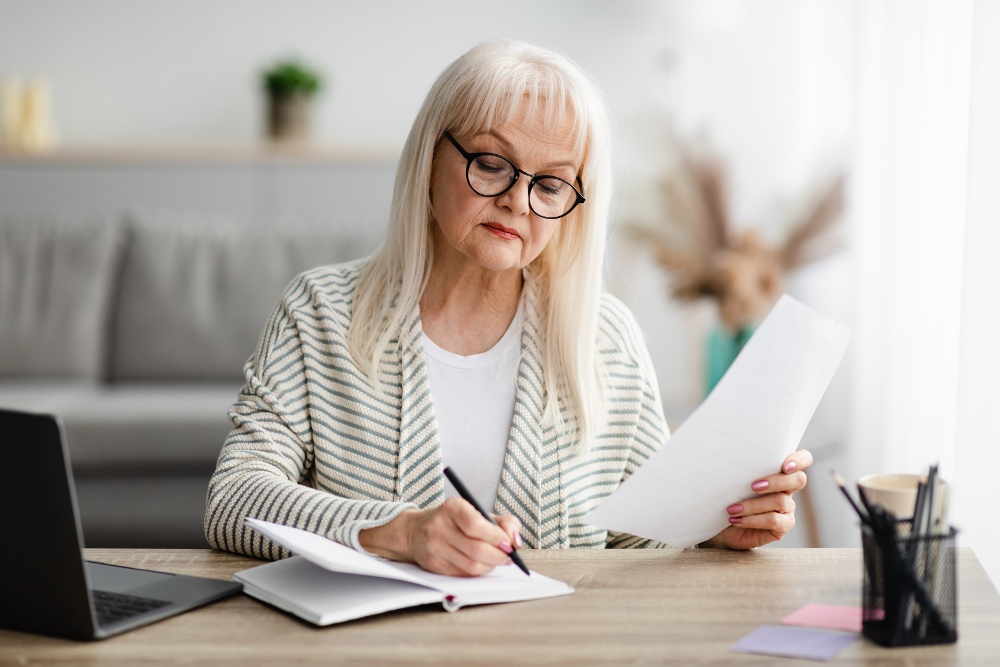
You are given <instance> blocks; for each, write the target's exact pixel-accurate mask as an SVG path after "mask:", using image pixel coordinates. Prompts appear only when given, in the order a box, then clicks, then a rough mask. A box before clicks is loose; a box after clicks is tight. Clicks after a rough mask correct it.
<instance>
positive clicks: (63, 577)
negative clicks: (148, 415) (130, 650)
mask: <svg viewBox="0 0 1000 667" xmlns="http://www.w3.org/2000/svg"><path fill="white" fill-rule="evenodd" d="M0 469H2V470H3V474H2V477H0V512H2V516H3V519H2V520H0V543H2V545H3V548H0V591H2V593H0V598H2V600H3V602H2V604H0V628H8V629H11V630H20V631H24V632H37V633H41V634H46V635H56V636H59V637H68V638H70V639H102V638H104V637H110V636H112V635H116V634H119V633H122V632H125V631H127V630H132V629H134V628H138V627H140V626H143V625H148V624H149V623H153V622H155V621H159V620H162V619H164V618H168V617H170V616H174V615H175V614H179V613H181V612H184V611H187V610H189V609H194V608H195V607H200V606H202V605H205V604H208V603H209V602H214V601H216V600H221V599H222V598H225V597H228V596H230V595H234V594H236V593H239V592H240V591H241V590H242V585H241V584H239V583H235V582H230V581H219V580H217V579H204V578H202V577H188V576H183V575H179V574H168V573H166V572H152V571H149V570H137V569H133V568H128V567H119V566H115V565H105V564H103V563H94V562H91V561H85V560H84V559H83V531H82V530H81V529H80V514H79V511H78V509H77V503H76V493H75V491H74V488H73V472H72V470H71V469H70V462H69V450H68V449H67V448H66V438H65V435H64V432H63V428H62V423H61V422H60V421H59V419H58V418H57V417H54V416H52V415H42V414H29V413H24V412H14V411H10V410H0Z"/></svg>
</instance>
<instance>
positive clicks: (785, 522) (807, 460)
mask: <svg viewBox="0 0 1000 667" xmlns="http://www.w3.org/2000/svg"><path fill="white" fill-rule="evenodd" d="M812 462H813V458H812V454H810V453H809V452H808V451H806V450H804V449H800V450H798V451H795V452H793V453H792V454H789V455H788V458H786V459H785V461H784V463H782V464H781V472H779V473H777V474H776V475H768V476H767V477H762V478H760V479H758V480H757V481H755V482H754V483H753V484H751V485H750V489H751V490H752V491H753V492H755V493H756V494H757V497H756V498H751V499H750V500H744V501H742V502H739V503H735V504H733V505H730V506H729V507H728V508H727V509H726V511H727V512H728V513H729V523H730V524H731V525H730V526H729V527H728V528H726V529H725V530H723V531H722V532H721V533H719V534H718V535H716V536H715V537H713V538H712V539H710V540H708V541H707V542H703V543H702V546H704V547H715V548H722V549H739V550H743V549H753V548H754V547H762V546H764V545H765V544H770V543H771V542H777V541H778V540H780V539H781V538H782V537H784V536H785V535H786V534H787V533H788V531H790V530H791V529H792V527H793V526H795V501H794V500H792V494H793V493H795V492H796V491H799V490H800V489H802V488H804V487H805V485H806V473H805V469H806V468H808V467H809V466H811V465H812Z"/></svg>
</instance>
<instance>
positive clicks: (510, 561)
mask: <svg viewBox="0 0 1000 667" xmlns="http://www.w3.org/2000/svg"><path fill="white" fill-rule="evenodd" d="M513 564H514V559H513V558H508V559H507V562H506V563H504V565H513Z"/></svg>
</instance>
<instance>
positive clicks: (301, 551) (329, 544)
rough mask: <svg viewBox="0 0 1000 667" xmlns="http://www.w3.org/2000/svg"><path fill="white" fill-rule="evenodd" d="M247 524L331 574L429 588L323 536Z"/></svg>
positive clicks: (271, 525) (257, 522)
mask: <svg viewBox="0 0 1000 667" xmlns="http://www.w3.org/2000/svg"><path fill="white" fill-rule="evenodd" d="M246 523H247V525H248V526H250V527H251V528H253V529H254V530H256V531H257V532H259V533H261V534H263V535H264V536H265V537H267V538H269V539H270V540H272V541H274V542H277V543H278V544H280V545H281V546H283V547H285V548H286V549H288V550H289V551H291V552H293V553H296V554H298V555H300V556H302V557H303V558H305V559H306V560H308V561H310V562H311V563H314V564H316V565H319V566H320V567H322V568H324V569H327V570H329V571H331V572H344V573H347V574H363V575H366V576H369V577H383V578H385V579H396V580H398V581H408V582H410V583H413V584H419V585H421V586H426V585H427V584H426V583H424V582H423V581H420V580H419V579H417V578H416V577H414V576H413V575H412V574H410V573H409V572H406V571H405V570H400V569H398V568H396V567H393V565H392V564H390V562H389V561H384V560H379V559H377V558H373V557H371V556H369V555H367V554H363V553H361V552H359V551H355V550H354V549H351V548H350V547H345V546H344V545H343V544H340V543H339V542H334V541H333V540H328V539H326V538H325V537H323V536H322V535H317V534H316V533H310V532H309V531H308V530H302V529H300V528H292V527H291V526H282V525H279V524H276V523H271V522H270V521H261V520H260V519H246Z"/></svg>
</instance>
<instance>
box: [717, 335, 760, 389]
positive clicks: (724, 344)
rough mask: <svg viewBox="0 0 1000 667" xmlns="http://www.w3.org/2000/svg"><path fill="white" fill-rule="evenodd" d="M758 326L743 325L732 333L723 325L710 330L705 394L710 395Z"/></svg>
mask: <svg viewBox="0 0 1000 667" xmlns="http://www.w3.org/2000/svg"><path fill="white" fill-rule="evenodd" d="M755 329H756V327H753V326H747V327H743V328H742V329H740V330H739V331H737V332H736V333H731V332H730V331H728V330H727V329H725V328H724V327H721V326H716V327H715V328H713V329H712V330H711V331H709V332H708V336H707V337H706V339H705V395H706V396H708V395H709V394H710V393H711V391H712V389H714V388H715V385H717V384H718V383H719V380H721V379H722V376H723V375H725V374H726V371H727V370H729V367H730V366H731V365H732V364H733V362H734V361H735V360H736V356H737V355H738V354H739V353H740V350H742V349H743V346H744V345H746V344H747V341H748V340H750V336H752V335H753V332H754V330H755Z"/></svg>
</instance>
